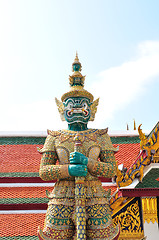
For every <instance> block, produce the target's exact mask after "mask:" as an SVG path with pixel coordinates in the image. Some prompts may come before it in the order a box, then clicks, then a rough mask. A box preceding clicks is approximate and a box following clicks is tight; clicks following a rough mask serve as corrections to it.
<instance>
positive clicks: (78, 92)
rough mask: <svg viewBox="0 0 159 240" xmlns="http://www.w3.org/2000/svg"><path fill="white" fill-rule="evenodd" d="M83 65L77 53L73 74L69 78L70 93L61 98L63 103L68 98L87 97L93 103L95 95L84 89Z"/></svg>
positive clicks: (73, 64)
mask: <svg viewBox="0 0 159 240" xmlns="http://www.w3.org/2000/svg"><path fill="white" fill-rule="evenodd" d="M81 70H82V65H81V63H80V61H79V58H78V54H77V51H76V56H75V60H74V62H73V63H72V71H73V74H72V75H71V76H69V84H70V87H71V89H70V91H69V92H67V93H64V94H63V95H62V97H61V100H62V101H65V100H66V99H67V98H68V97H87V98H89V99H90V102H92V101H93V98H94V97H93V95H92V94H91V93H89V92H88V91H87V90H85V89H84V81H85V76H83V75H82V74H81Z"/></svg>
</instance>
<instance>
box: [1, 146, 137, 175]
mask: <svg viewBox="0 0 159 240" xmlns="http://www.w3.org/2000/svg"><path fill="white" fill-rule="evenodd" d="M117 146H119V151H118V152H117V153H116V155H115V156H116V160H117V161H118V165H119V164H121V163H124V166H125V167H127V168H129V167H130V166H131V165H132V163H133V162H134V161H135V159H136V157H137V155H138V153H139V151H140V144H139V143H129V144H114V147H117ZM37 147H42V145H29V144H26V145H0V155H1V158H0V172H1V173H5V172H38V171H39V165H40V159H41V155H40V154H39V153H38V151H37Z"/></svg>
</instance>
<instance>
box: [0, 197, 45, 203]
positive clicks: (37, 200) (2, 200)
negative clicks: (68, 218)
mask: <svg viewBox="0 0 159 240" xmlns="http://www.w3.org/2000/svg"><path fill="white" fill-rule="evenodd" d="M48 201H49V199H48V198H0V204H26V203H30V204H32V203H48Z"/></svg>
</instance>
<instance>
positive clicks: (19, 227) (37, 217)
mask: <svg viewBox="0 0 159 240" xmlns="http://www.w3.org/2000/svg"><path fill="white" fill-rule="evenodd" d="M44 219H45V214H2V215H0V226H3V227H1V228H0V237H11V236H37V229H38V226H41V228H42V227H43V224H44Z"/></svg>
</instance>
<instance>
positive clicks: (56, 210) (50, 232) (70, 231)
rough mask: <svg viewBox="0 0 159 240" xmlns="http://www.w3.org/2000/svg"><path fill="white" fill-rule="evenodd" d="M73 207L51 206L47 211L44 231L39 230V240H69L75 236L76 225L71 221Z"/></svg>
mask: <svg viewBox="0 0 159 240" xmlns="http://www.w3.org/2000/svg"><path fill="white" fill-rule="evenodd" d="M72 212H73V207H72V206H66V205H53V204H50V205H49V206H48V209H47V213H46V218H45V223H44V229H43V231H40V230H39V233H38V236H39V239H46V240H47V239H49V240H53V239H59V240H66V239H67V240H69V239H72V238H73V235H74V224H73V221H72V219H71V217H72Z"/></svg>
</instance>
